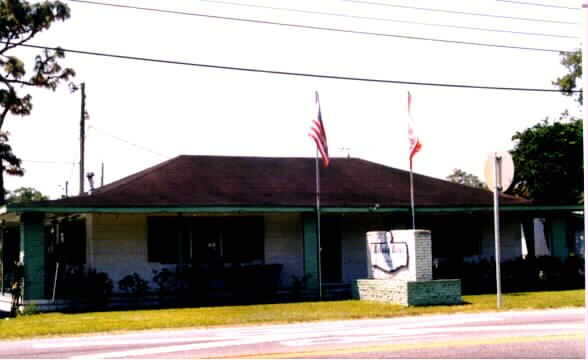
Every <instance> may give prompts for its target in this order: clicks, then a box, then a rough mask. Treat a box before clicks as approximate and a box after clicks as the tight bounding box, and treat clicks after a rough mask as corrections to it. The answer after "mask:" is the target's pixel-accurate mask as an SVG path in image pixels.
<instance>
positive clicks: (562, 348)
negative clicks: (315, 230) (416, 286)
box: [0, 309, 585, 359]
mask: <svg viewBox="0 0 588 360" xmlns="http://www.w3.org/2000/svg"><path fill="white" fill-rule="evenodd" d="M584 340H585V334H584V309H564V310H549V311H529V312H504V313H483V314H476V315H471V314H460V315H442V316H427V317H412V318H399V319H398V318H397V319H379V320H349V321H329V322H320V323H303V324H289V325H266V326H250V327H231V328H213V329H190V330H172V331H144V332H133V333H125V334H112V335H101V336H95V335H94V336H82V337H68V338H54V339H41V340H28V341H6V342H0V358H11V359H22V358H43V359H50V358H70V359H88V358H91V359H115V358H137V359H139V358H158V359H161V358H174V359H177V358H206V357H212V358H218V357H230V358H236V357H248V356H250V357H254V358H305V357H309V358H469V359H471V358H540V359H547V358H549V359H553V358H560V359H563V358H570V359H574V358H575V359H580V358H584Z"/></svg>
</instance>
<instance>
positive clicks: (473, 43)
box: [69, 0, 575, 53]
mask: <svg viewBox="0 0 588 360" xmlns="http://www.w3.org/2000/svg"><path fill="white" fill-rule="evenodd" d="M69 1H70V2H74V3H82V4H91V5H98V6H107V7H115V8H124V9H132V10H140V11H149V12H157V13H162V14H173V15H184V16H196V17H203V18H209V19H217V20H227V21H234V22H246V23H254V24H263V25H275V26H283V27H293V28H298V29H307V30H319V31H329V32H339V33H347V34H355V35H366V36H378V37H389V38H397V39H406V40H419V41H429V42H438V43H446V44H458V45H467V46H481V47H493V48H503V49H510V50H525V51H539V52H552V53H572V52H574V51H575V50H563V49H547V48H536V47H525V46H515V45H506V44H493V43H483V42H476V41H461V40H448V39H439V38H428V37H420V36H410V35H400V34H390V33H378V32H369V31H359V30H349V29H343V28H332V27H322V26H313V25H301V24H292V23H283V22H275V21H266V20H256V19H248V18H238V17H229V16H220V15H210V14H201V13H194V12H185V11H176V10H165V9H157V8H147V7H140V6H133V5H121V4H113V3H104V2H96V1H91V0H69Z"/></svg>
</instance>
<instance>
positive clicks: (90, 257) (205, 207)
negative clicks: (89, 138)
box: [1, 156, 582, 302]
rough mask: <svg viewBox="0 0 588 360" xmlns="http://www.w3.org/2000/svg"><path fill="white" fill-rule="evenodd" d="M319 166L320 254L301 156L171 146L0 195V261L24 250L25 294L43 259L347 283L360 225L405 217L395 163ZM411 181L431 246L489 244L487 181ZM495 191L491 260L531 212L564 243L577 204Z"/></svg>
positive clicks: (308, 174)
mask: <svg viewBox="0 0 588 360" xmlns="http://www.w3.org/2000/svg"><path fill="white" fill-rule="evenodd" d="M320 172H321V174H320V181H321V194H320V204H321V206H320V214H321V218H320V219H321V220H320V228H321V237H320V242H321V243H320V247H321V249H322V251H321V252H320V262H319V255H318V254H319V251H318V247H319V244H318V241H317V232H316V228H317V226H316V225H317V216H316V207H315V206H316V194H315V159H312V158H262V157H230V156H178V157H176V158H173V159H171V160H168V161H165V162H163V163H161V164H159V165H156V166H154V167H152V168H148V169H146V170H143V171H141V172H138V173H136V174H134V175H130V176H128V177H126V178H123V179H121V180H118V181H115V182H113V183H111V184H108V185H105V186H103V187H101V188H98V189H96V190H94V191H92V192H91V193H90V194H87V195H84V196H77V197H70V198H64V199H59V200H49V201H39V202H34V203H28V204H16V205H9V206H7V208H6V209H5V211H4V213H3V215H1V217H2V219H3V220H4V224H5V230H4V235H5V236H4V240H3V249H4V250H3V264H4V267H5V269H8V268H9V267H10V264H12V263H14V261H17V260H20V261H22V262H23V263H24V273H25V275H24V278H25V284H24V299H25V300H26V301H37V302H39V300H47V299H51V297H52V296H53V287H54V286H55V284H54V278H55V272H56V264H57V263H60V266H61V269H62V271H64V270H63V269H65V268H66V267H67V266H73V265H76V264H77V265H84V266H86V267H90V268H94V269H96V270H97V271H99V272H105V273H107V274H108V275H109V277H110V278H111V279H112V281H113V283H114V291H115V292H117V291H119V290H120V289H118V287H117V284H118V281H119V280H121V279H123V278H124V277H125V276H126V275H129V274H133V273H137V274H138V275H139V276H140V277H141V278H143V279H145V280H147V281H150V282H151V285H152V286H153V285H154V283H153V282H152V281H153V279H152V278H153V276H154V273H157V272H161V271H162V270H163V269H170V270H173V269H175V268H177V266H182V265H186V266H190V267H192V268H198V269H199V271H200V274H205V276H203V278H205V279H206V281H205V282H204V283H202V284H201V286H202V287H203V288H204V290H203V291H213V290H220V289H223V288H227V287H228V286H229V285H230V283H231V281H230V280H229V278H230V276H233V275H234V274H248V275H245V277H248V279H245V280H243V276H242V277H237V278H235V277H233V278H232V279H233V280H232V282H233V283H235V282H237V283H238V284H237V285H239V286H244V285H243V283H242V282H243V281H246V282H250V283H253V282H255V281H257V282H260V281H261V282H263V281H272V283H273V286H276V287H278V288H281V289H288V288H293V287H296V286H299V285H300V282H301V281H302V280H303V279H304V280H306V286H307V287H308V288H311V289H312V288H314V289H316V288H317V287H318V284H319V281H318V280H319V273H320V276H321V279H322V283H323V285H325V286H331V285H343V286H345V285H349V284H351V282H352V281H353V280H354V279H358V278H362V277H365V276H366V274H367V269H366V245H365V233H366V232H367V231H373V230H389V229H403V228H408V226H409V224H410V223H411V219H410V206H409V204H410V202H409V199H410V193H409V173H408V172H406V171H403V170H398V169H395V168H391V167H387V166H383V165H380V164H377V163H373V162H369V161H366V160H362V159H356V158H335V159H332V160H331V165H330V166H329V167H328V168H322V167H321V168H320ZM414 189H415V205H416V206H415V207H416V226H417V228H422V229H428V230H431V231H432V242H433V257H434V259H436V260H441V261H442V260H444V259H451V258H458V259H470V260H472V261H475V260H476V259H481V258H490V257H492V256H493V255H494V229H493V216H492V210H493V195H492V193H491V192H489V191H485V190H482V189H475V188H471V187H466V186H463V185H459V184H454V183H450V182H447V181H443V180H439V179H435V178H431V177H427V176H423V175H419V174H415V175H414ZM500 202H501V214H502V218H501V219H502V220H501V223H502V245H501V246H502V258H503V259H504V260H506V259H511V258H516V257H520V256H522V255H525V253H526V252H528V253H530V254H531V255H532V254H533V251H534V249H535V245H534V237H533V231H532V230H531V229H532V228H533V222H534V219H536V218H545V219H548V221H547V222H546V223H545V224H546V227H545V229H546V232H545V233H546V234H548V236H547V238H548V245H549V249H550V251H551V252H552V254H553V255H556V256H559V257H566V256H568V254H569V253H570V252H575V251H576V249H575V246H576V245H575V244H576V243H575V242H574V238H573V236H572V235H570V234H571V232H570V228H569V224H570V223H569V221H568V219H569V217H570V214H572V212H574V211H578V210H582V207H581V206H578V205H570V206H562V205H558V206H547V205H542V206H538V205H534V204H533V203H532V202H530V201H528V200H524V199H521V198H517V197H513V196H508V195H501V196H500ZM15 225H18V228H17V227H14V226H15ZM522 225H524V226H522ZM522 228H524V229H525V230H526V231H525V235H526V236H523V235H522V234H523V231H522ZM525 248H527V249H528V250H525ZM319 264H320V265H319ZM5 273H7V271H5ZM268 273H269V274H268ZM227 274H233V275H227ZM260 274H262V275H260ZM235 279H238V280H235ZM233 285H235V284H233ZM57 286H58V287H59V286H61V285H60V284H58V285H57ZM261 287H263V284H261ZM58 293H59V291H58Z"/></svg>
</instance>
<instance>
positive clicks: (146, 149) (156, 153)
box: [88, 125, 170, 158]
mask: <svg viewBox="0 0 588 360" xmlns="http://www.w3.org/2000/svg"><path fill="white" fill-rule="evenodd" d="M88 128H89V129H94V130H97V131H98V132H99V133H102V134H103V135H105V136H108V137H111V138H113V139H115V140H118V141H120V142H122V143H125V144H127V145H130V146H133V147H135V148H137V149H140V150H143V151H147V152H150V153H152V154H154V155H157V156H160V157H162V158H169V157H170V156H167V155H164V154H161V153H159V152H157V151H155V150H152V149H150V148H148V147H146V146H143V145H138V144H135V143H132V142H130V141H128V140H125V139H123V138H121V137H120V136H117V135H112V134H111V133H109V132H106V131H104V130H102V129H99V128H97V127H96V126H94V125H88Z"/></svg>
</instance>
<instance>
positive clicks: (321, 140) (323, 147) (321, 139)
mask: <svg viewBox="0 0 588 360" xmlns="http://www.w3.org/2000/svg"><path fill="white" fill-rule="evenodd" d="M315 97H316V106H317V116H316V119H315V120H313V121H312V125H311V126H310V132H309V133H308V135H309V136H310V137H311V138H312V139H313V140H314V142H315V143H316V148H317V149H318V151H319V152H320V153H321V158H322V159H323V165H324V166H325V167H327V166H329V147H328V146H327V133H326V132H325V125H324V124H323V119H322V115H321V104H320V102H319V95H318V92H317V91H315Z"/></svg>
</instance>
